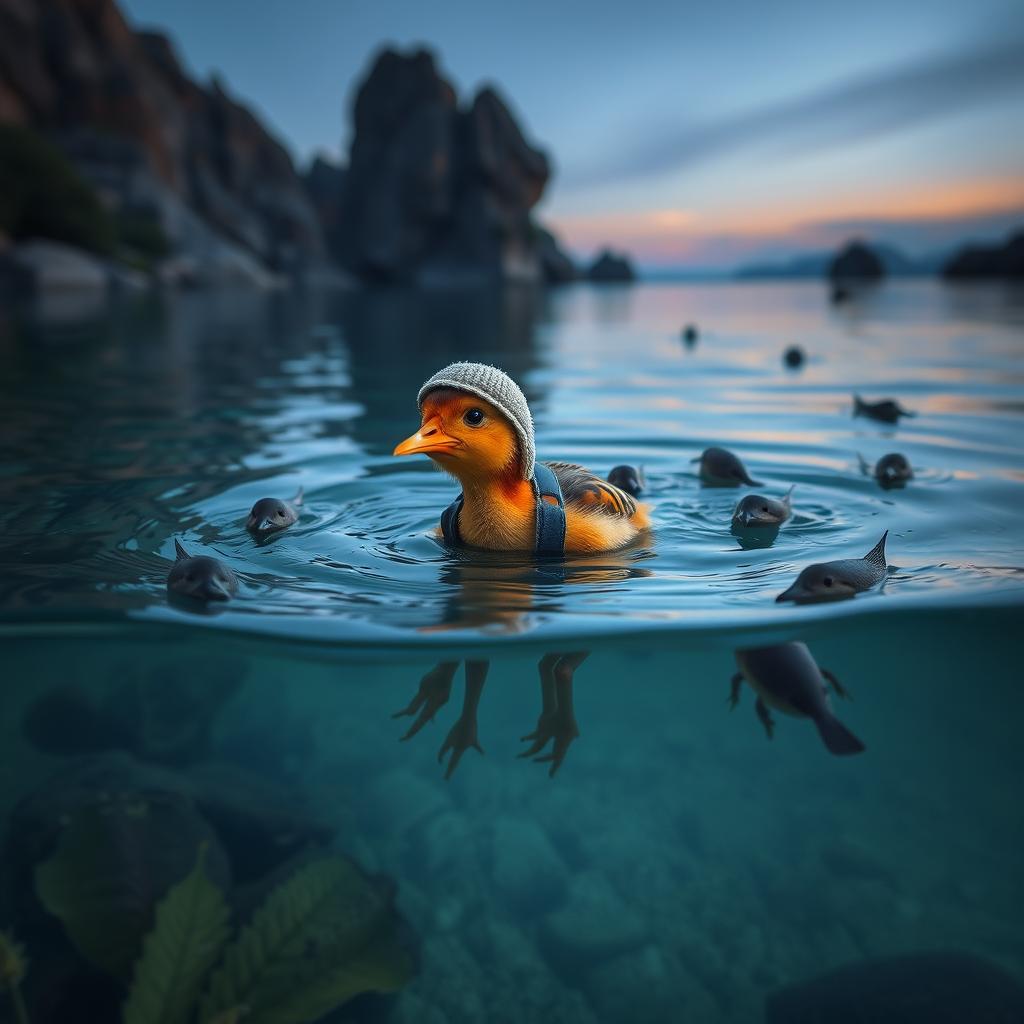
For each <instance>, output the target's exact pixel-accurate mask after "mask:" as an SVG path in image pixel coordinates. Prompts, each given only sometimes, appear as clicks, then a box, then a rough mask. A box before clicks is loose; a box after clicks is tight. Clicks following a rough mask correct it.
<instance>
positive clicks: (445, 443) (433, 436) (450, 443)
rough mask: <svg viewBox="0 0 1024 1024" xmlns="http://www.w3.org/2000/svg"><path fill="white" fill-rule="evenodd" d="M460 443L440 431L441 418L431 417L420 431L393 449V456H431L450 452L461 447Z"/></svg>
mask: <svg viewBox="0 0 1024 1024" xmlns="http://www.w3.org/2000/svg"><path fill="white" fill-rule="evenodd" d="M461 445H462V442H461V441H460V440H458V439H457V438H454V437H449V436H448V435H447V434H446V433H445V432H444V431H443V430H442V429H441V417H440V416H431V418H430V419H429V420H427V422H426V423H424V424H423V426H422V427H420V429H419V430H418V431H417V432H416V433H415V434H413V435H412V437H407V438H406V439H405V440H404V441H403V442H402V443H401V444H400V445H398V447H397V448H396V449H395V451H394V454H395V455H433V454H434V453H435V452H450V451H452V449H454V448H459V447H461Z"/></svg>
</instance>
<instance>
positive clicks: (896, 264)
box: [733, 230, 1024, 282]
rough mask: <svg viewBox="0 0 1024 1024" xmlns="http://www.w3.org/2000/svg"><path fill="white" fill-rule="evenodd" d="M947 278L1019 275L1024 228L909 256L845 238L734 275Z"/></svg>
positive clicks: (742, 277)
mask: <svg viewBox="0 0 1024 1024" xmlns="http://www.w3.org/2000/svg"><path fill="white" fill-rule="evenodd" d="M937 275H939V276H942V277H944V278H946V279H947V280H979V279H1000V278H1002V279H1007V280H1019V279H1020V278H1022V277H1024V230H1022V231H1018V232H1015V233H1014V234H1013V235H1011V236H1010V237H1009V238H1008V239H1007V240H1006V242H1005V243H1003V244H1000V245H990V246H985V245H967V246H965V247H964V248H962V249H959V250H958V251H956V252H953V253H949V252H940V253H933V254H930V255H928V256H925V257H919V258H911V257H909V256H907V255H905V254H904V253H902V252H900V250H899V249H897V248H896V247H895V246H891V245H885V244H883V243H875V242H866V241H864V240H862V239H851V240H850V241H848V242H846V243H844V245H843V246H842V247H841V248H840V250H839V251H838V252H815V253H808V254H806V255H804V256H796V257H794V258H793V259H791V260H788V261H786V262H781V263H752V264H748V265H746V266H743V267H740V268H739V269H738V270H737V271H736V272H735V273H734V275H733V276H734V277H735V278H737V279H739V280H744V281H757V280H766V281H774V280H790V279H815V278H816V279H829V280H831V281H833V282H837V281H871V280H880V279H881V278H883V277H934V276H937Z"/></svg>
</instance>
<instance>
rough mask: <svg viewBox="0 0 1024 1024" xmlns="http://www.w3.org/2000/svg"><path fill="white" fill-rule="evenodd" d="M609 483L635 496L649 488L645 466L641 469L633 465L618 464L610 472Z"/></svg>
mask: <svg viewBox="0 0 1024 1024" xmlns="http://www.w3.org/2000/svg"><path fill="white" fill-rule="evenodd" d="M608 483H610V484H611V485H612V486H613V487H618V489H619V490H620V491H625V492H626V493H627V494H631V495H633V497H634V498H635V497H637V496H638V495H639V494H640V493H641V492H643V491H644V490H646V489H647V478H646V477H645V476H644V467H643V466H641V467H640V468H639V469H636V468H634V467H633V466H616V467H615V468H614V469H613V470H612V471H611V472H610V473H609V474H608Z"/></svg>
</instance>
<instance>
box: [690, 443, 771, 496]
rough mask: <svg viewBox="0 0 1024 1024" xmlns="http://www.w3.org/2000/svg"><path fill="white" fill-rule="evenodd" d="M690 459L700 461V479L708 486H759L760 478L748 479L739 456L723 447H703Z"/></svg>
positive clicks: (748, 476) (748, 475)
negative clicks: (698, 453) (701, 450)
mask: <svg viewBox="0 0 1024 1024" xmlns="http://www.w3.org/2000/svg"><path fill="white" fill-rule="evenodd" d="M690 461H691V462H699V463H700V478H701V481H702V482H703V483H705V484H707V485H708V486H709V487H739V486H740V484H749V485H750V486H751V487H760V486H761V481H760V480H751V479H750V474H749V473H748V472H747V470H746V467H745V466H744V465H743V463H742V462H740V460H739V457H738V456H736V455H733V453H732V452H730V451H727V450H726V449H725V448H705V449H704V452H703V453H702V454H701V455H698V456H697V457H696V458H695V459H690Z"/></svg>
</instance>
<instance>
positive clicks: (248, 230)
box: [0, 0, 325, 277]
mask: <svg viewBox="0 0 1024 1024" xmlns="http://www.w3.org/2000/svg"><path fill="white" fill-rule="evenodd" d="M0 122H5V123H12V124H18V125H23V126H27V127H30V128H32V129H34V130H36V131H38V132H40V133H42V134H44V135H46V136H47V137H48V138H50V139H51V140H52V141H54V142H56V143H57V144H58V145H59V147H60V148H61V149H62V150H63V151H64V152H65V153H66V154H67V155H68V156H69V157H70V158H71V160H72V162H73V164H74V165H75V167H76V168H77V170H78V171H79V173H81V174H82V175H83V177H84V178H85V179H86V180H87V181H89V182H90V183H91V184H92V185H93V186H94V187H95V188H96V189H97V190H98V191H99V193H100V194H101V196H102V197H103V198H104V200H105V202H106V203H107V205H108V206H111V207H113V208H115V209H121V210H128V211H130V212H131V213H132V215H133V216H135V217H137V218H139V217H141V218H146V217H148V218H150V219H151V220H152V221H153V222H154V223H155V224H157V225H159V226H160V228H162V230H163V232H164V233H165V234H166V235H167V237H168V238H169V240H170V242H171V243H172V247H173V248H174V249H175V250H176V251H177V252H178V253H179V254H181V255H182V256H183V257H184V258H185V259H186V261H191V264H192V268H191V269H192V271H193V272H198V273H199V274H200V275H201V276H202V275H203V274H205V275H206V276H211V275H212V276H216V273H215V271H217V270H218V269H219V268H223V267H230V268H232V273H233V274H235V275H238V276H241V277H247V276H251V275H249V271H250V270H251V271H252V272H253V273H254V274H257V275H258V274H263V275H266V272H267V271H268V270H269V271H272V272H290V271H295V270H301V269H302V268H303V267H305V266H307V265H310V264H316V263H318V262H322V261H323V258H324V254H325V248H324V244H323V236H322V231H321V227H320V223H319V221H318V218H317V216H316V212H315V210H314V208H313V204H312V203H311V202H310V200H309V197H308V196H307V194H306V191H305V188H304V186H303V182H302V180H301V178H300V177H299V175H298V174H297V173H296V171H295V168H294V167H293V165H292V161H291V157H290V156H289V155H288V153H287V151H286V150H285V149H284V147H283V146H282V145H281V144H280V143H279V142H278V141H277V140H275V139H274V138H273V137H272V136H271V135H270V134H269V133H268V132H267V131H266V130H265V129H264V128H263V126H262V125H261V124H260V123H259V121H258V120H257V119H256V118H255V117H254V116H253V115H252V114H251V113H250V112H249V111H248V110H247V109H246V108H245V107H243V106H241V105H240V104H238V103H237V102H235V101H234V100H232V99H231V97H230V96H228V94H227V92H226V91H225V89H224V87H223V85H222V84H221V83H219V82H217V81H214V82H213V83H212V84H211V85H210V86H209V87H204V86H201V85H198V84H196V83H195V82H193V81H192V80H191V79H190V78H189V77H188V76H187V75H186V74H185V73H184V71H183V70H182V68H181V65H180V64H179V62H178V60H177V57H176V56H175V54H174V51H173V48H172V46H171V44H170V42H169V41H168V40H167V39H166V38H165V37H164V36H161V35H158V34H156V33H149V32H141V33H140V32H135V31H133V30H132V29H131V28H130V27H129V26H128V24H127V23H126V22H125V20H124V18H123V17H122V15H121V13H120V11H119V10H118V8H117V6H116V4H115V3H114V0H0Z"/></svg>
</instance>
